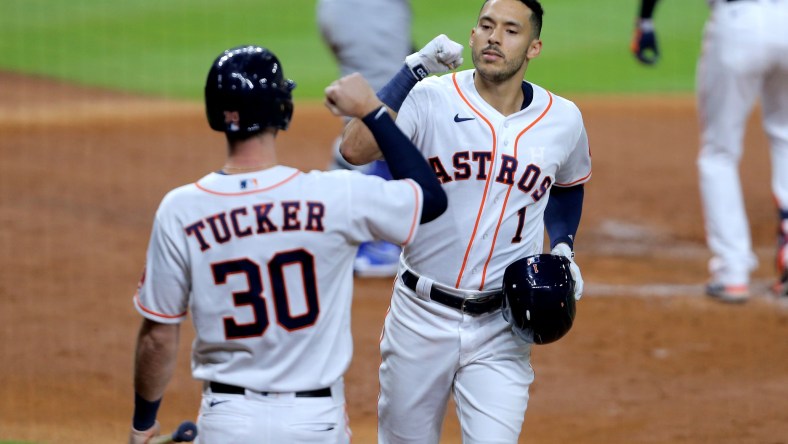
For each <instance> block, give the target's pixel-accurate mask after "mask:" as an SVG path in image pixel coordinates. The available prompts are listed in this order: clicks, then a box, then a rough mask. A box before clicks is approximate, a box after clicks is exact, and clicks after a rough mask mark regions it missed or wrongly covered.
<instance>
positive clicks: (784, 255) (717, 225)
mask: <svg viewBox="0 0 788 444" xmlns="http://www.w3.org/2000/svg"><path fill="white" fill-rule="evenodd" d="M656 3H657V0H642V2H641V9H640V14H639V17H640V18H639V20H638V22H637V23H638V26H637V27H636V30H635V38H634V39H633V44H632V48H633V50H634V52H635V55H636V56H637V57H638V59H640V60H641V61H643V62H644V63H647V64H653V63H655V62H656V61H657V56H658V55H659V51H658V47H657V43H656V42H657V40H656V37H655V33H654V24H653V21H652V16H653V12H654V7H655V5H656ZM709 4H710V7H711V14H710V16H709V19H708V21H707V23H706V26H705V30H704V33H703V49H702V53H701V56H700V60H699V61H698V68H697V76H696V77H697V85H696V87H697V99H698V110H699V112H700V124H701V147H700V154H699V156H698V171H699V176H700V191H701V199H702V202H703V214H704V216H705V224H706V226H705V228H706V241H707V243H708V246H709V249H710V250H711V252H712V255H713V257H712V258H711V260H710V261H709V271H710V273H711V278H710V280H709V283H708V285H707V287H706V293H707V294H708V295H709V296H711V297H713V298H716V299H718V300H721V301H724V302H734V303H738V302H744V301H746V300H747V299H748V297H749V295H750V289H749V284H750V273H751V272H752V271H753V270H754V269H755V268H756V267H757V266H758V261H757V258H756V256H755V254H754V252H753V248H752V244H751V237H750V229H749V224H748V221H747V214H746V212H745V206H744V199H743V197H742V190H741V183H740V179H739V172H738V167H739V160H740V159H741V155H742V140H743V137H744V131H745V127H746V124H747V119H748V117H749V115H750V113H751V111H752V109H753V106H754V105H755V102H756V101H757V100H758V99H759V98H760V100H761V105H762V111H763V126H764V129H765V130H766V133H767V135H768V136H769V140H770V143H771V162H772V171H771V176H772V183H771V186H772V192H773V194H774V199H775V202H776V204H777V207H778V208H777V209H778V224H777V225H778V230H777V242H778V245H777V260H776V263H777V273H778V282H777V283H776V284H775V286H774V289H775V291H776V293H777V294H779V295H782V296H786V295H788V268H787V267H788V247H786V243H788V1H786V0H714V1H710V2H709Z"/></svg>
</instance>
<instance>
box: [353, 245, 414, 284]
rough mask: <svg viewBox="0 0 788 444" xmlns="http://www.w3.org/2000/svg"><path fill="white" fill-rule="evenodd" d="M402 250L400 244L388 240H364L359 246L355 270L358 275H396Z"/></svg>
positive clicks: (354, 264) (354, 263)
mask: <svg viewBox="0 0 788 444" xmlns="http://www.w3.org/2000/svg"><path fill="white" fill-rule="evenodd" d="M401 251H402V248H400V246H399V245H394V244H392V243H390V242H386V241H374V242H364V243H363V244H361V246H360V247H359V248H358V254H356V260H355V262H353V271H354V273H355V275H356V276H358V277H394V276H396V275H397V269H398V268H399V255H400V252H401Z"/></svg>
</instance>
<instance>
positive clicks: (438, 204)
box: [362, 106, 448, 223]
mask: <svg viewBox="0 0 788 444" xmlns="http://www.w3.org/2000/svg"><path fill="white" fill-rule="evenodd" d="M362 121H363V122H364V124H365V125H367V127H369V130H370V131H371V132H372V135H373V136H374V137H375V141H376V142H377V143H378V146H379V147H380V152H381V153H383V157H384V158H385V159H386V162H387V163H388V167H389V170H390V171H391V176H392V177H393V178H394V179H413V180H414V181H415V182H416V183H417V184H419V186H420V187H421V191H422V194H423V195H424V204H423V208H422V210H421V223H426V222H429V221H431V220H434V219H436V218H437V217H438V216H440V215H441V214H443V212H444V211H446V207H447V206H448V201H447V199H446V193H445V192H444V191H443V188H442V187H441V184H440V182H438V178H437V177H435V173H433V172H432V170H431V169H430V167H429V165H428V164H427V162H426V161H425V160H424V157H422V155H421V153H419V150H418V149H416V146H415V145H414V144H413V142H411V141H410V139H408V138H407V137H406V136H405V134H403V133H402V131H400V129H399V128H397V125H396V124H395V123H394V121H393V120H392V119H391V116H389V113H388V112H386V107H385V106H382V107H380V108H378V109H376V110H375V111H373V112H371V113H369V114H367V115H366V116H364V118H363V119H362Z"/></svg>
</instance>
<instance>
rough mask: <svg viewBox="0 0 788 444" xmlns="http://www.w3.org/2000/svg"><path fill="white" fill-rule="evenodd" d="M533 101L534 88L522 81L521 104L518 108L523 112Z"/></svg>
mask: <svg viewBox="0 0 788 444" xmlns="http://www.w3.org/2000/svg"><path fill="white" fill-rule="evenodd" d="M533 100H534V87H533V86H531V84H530V83H528V82H526V81H525V80H523V104H522V106H521V107H520V110H524V109H526V108H528V105H530V104H531V102H533Z"/></svg>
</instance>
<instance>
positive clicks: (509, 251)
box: [397, 70, 591, 290]
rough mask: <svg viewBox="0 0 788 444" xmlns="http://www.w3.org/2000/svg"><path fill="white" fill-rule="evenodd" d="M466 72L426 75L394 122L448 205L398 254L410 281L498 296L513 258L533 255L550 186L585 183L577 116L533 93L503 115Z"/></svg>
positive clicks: (584, 145) (584, 143)
mask: <svg viewBox="0 0 788 444" xmlns="http://www.w3.org/2000/svg"><path fill="white" fill-rule="evenodd" d="M473 73H474V71H473V70H466V71H461V72H458V73H455V74H451V75H445V76H441V77H430V78H427V79H425V80H423V81H421V82H420V83H419V84H417V85H416V87H415V88H414V89H413V90H412V91H411V93H410V95H409V96H408V98H407V99H406V100H405V102H404V103H403V105H402V108H401V109H400V111H399V115H398V116H397V125H398V126H399V127H400V128H401V129H402V131H403V132H404V133H405V134H407V135H409V136H410V137H411V139H412V140H413V142H414V144H415V145H416V146H417V147H419V149H420V150H421V152H422V153H423V154H424V157H426V158H427V159H428V161H429V162H430V164H431V165H432V167H433V170H435V171H436V173H437V175H438V178H439V179H440V180H441V182H442V184H443V188H444V190H445V191H446V194H447V195H448V197H449V207H448V209H447V210H446V213H444V214H443V215H442V216H440V217H439V218H438V219H436V220H435V221H433V222H430V223H428V224H425V225H424V226H423V227H422V228H421V230H420V231H419V233H418V235H417V236H416V239H414V241H413V242H412V243H411V244H410V245H408V246H407V247H406V248H405V258H406V260H407V263H408V264H409V265H410V266H411V267H412V268H413V269H414V270H415V271H417V272H418V273H420V274H423V275H425V276H429V277H430V278H431V279H434V280H436V281H438V282H441V283H443V284H445V285H449V286H452V287H455V288H462V289H473V290H481V289H488V288H500V286H501V281H502V279H503V272H504V270H505V268H506V266H507V265H509V264H510V263H512V262H514V261H515V260H516V259H519V258H522V257H525V256H529V255H532V254H537V253H541V252H542V247H543V246H542V243H543V238H544V222H543V214H544V210H545V207H546V205H547V200H548V197H549V194H550V189H551V188H552V187H553V186H559V187H560V186H564V187H565V186H571V185H577V184H582V183H584V182H586V181H587V180H588V179H589V178H590V177H591V153H590V151H589V147H588V138H587V135H586V131H585V127H584V126H583V120H582V117H581V115H580V111H579V110H578V109H577V107H576V106H575V105H574V104H573V103H572V102H570V101H568V100H566V99H563V98H561V97H558V96H556V95H554V94H552V93H550V92H548V91H546V90H544V89H543V88H541V87H539V86H537V85H533V84H532V87H533V101H532V102H531V104H530V105H529V106H528V107H527V108H526V109H524V110H521V111H519V112H516V113H514V114H512V115H509V116H503V115H501V114H500V113H499V112H498V111H496V110H495V109H494V108H493V107H492V106H490V105H489V104H488V103H486V102H485V101H484V100H483V99H482V98H481V96H479V94H478V93H477V91H476V88H475V87H474V85H473Z"/></svg>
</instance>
